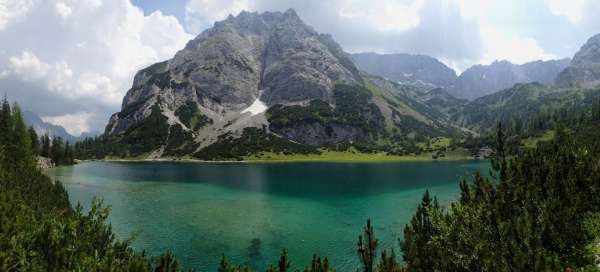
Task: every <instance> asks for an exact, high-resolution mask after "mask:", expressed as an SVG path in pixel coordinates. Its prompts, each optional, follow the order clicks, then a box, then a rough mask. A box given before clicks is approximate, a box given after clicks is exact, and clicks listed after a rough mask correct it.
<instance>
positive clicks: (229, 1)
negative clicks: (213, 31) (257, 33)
mask: <svg viewBox="0 0 600 272" xmlns="http://www.w3.org/2000/svg"><path fill="white" fill-rule="evenodd" d="M242 10H251V5H250V1H249V0H190V1H188V3H187V5H186V6H185V16H186V24H187V27H188V29H190V30H191V31H192V32H194V33H198V32H200V31H201V30H203V29H206V28H208V27H210V26H212V24H213V23H214V22H215V21H220V20H223V19H225V18H226V17H227V16H228V15H230V14H234V15H237V14H238V13H240V11H242Z"/></svg>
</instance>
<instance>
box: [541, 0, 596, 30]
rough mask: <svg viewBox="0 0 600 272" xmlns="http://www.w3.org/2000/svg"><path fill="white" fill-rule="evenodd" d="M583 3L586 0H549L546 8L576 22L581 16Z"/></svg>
mask: <svg viewBox="0 0 600 272" xmlns="http://www.w3.org/2000/svg"><path fill="white" fill-rule="evenodd" d="M585 4H586V0H549V1H548V8H549V9H550V12H552V14H554V15H557V16H564V17H566V18H567V20H569V22H571V23H573V24H576V23H579V22H580V21H581V19H582V18H583V9H584V7H585ZM596 12H597V11H596Z"/></svg>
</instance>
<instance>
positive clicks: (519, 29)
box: [0, 0, 600, 135]
mask: <svg viewBox="0 0 600 272" xmlns="http://www.w3.org/2000/svg"><path fill="white" fill-rule="evenodd" d="M288 8H294V9H295V10H296V12H297V13H298V15H299V16H300V17H301V18H302V19H303V20H304V21H305V22H306V23H307V24H309V25H311V26H313V27H314V28H315V29H316V30H317V31H319V32H322V33H329V34H332V36H333V37H334V39H335V40H336V41H338V43H340V45H341V46H342V47H343V48H344V49H345V50H346V51H349V52H363V51H374V52H380V53H413V54H425V55H430V56H433V57H436V58H438V59H440V60H441V61H442V62H444V63H445V64H447V65H448V66H450V67H452V68H454V69H455V70H456V71H457V72H461V71H463V70H464V69H466V68H468V67H469V66H471V65H474V64H489V63H491V62H493V61H495V60H509V61H511V62H514V63H524V62H528V61H533V60H538V59H543V60H548V59H555V58H563V57H572V56H573V54H574V53H575V52H576V51H577V50H578V49H579V47H580V46H582V45H583V43H585V41H586V40H587V39H588V38H589V37H591V36H592V35H594V34H596V33H599V32H600V16H597V14H598V12H599V11H600V1H597V0H526V1H525V0H502V1H492V0H489V1H485V0H303V1H297V0H160V1H159V0H0V43H1V44H2V45H3V46H2V48H0V91H2V92H5V93H7V94H8V95H9V97H11V98H12V99H14V100H18V101H19V102H20V103H21V104H22V107H23V108H25V109H29V110H32V111H34V112H37V113H38V114H40V115H41V117H42V118H43V119H44V120H46V121H48V122H51V123H54V124H59V125H62V126H64V127H65V128H66V129H67V130H68V131H69V132H71V133H72V134H75V135H78V134H79V133H81V132H83V131H90V130H103V129H104V126H105V125H106V123H107V120H108V118H109V117H110V115H111V114H112V113H114V112H117V111H118V110H119V109H120V105H121V101H122V99H123V96H124V95H125V93H126V92H127V90H128V89H129V88H130V87H131V84H132V81H133V76H134V75H135V72H136V71H138V70H139V69H141V68H143V67H146V66H148V65H150V64H152V63H155V62H158V61H163V60H166V59H169V58H171V57H172V56H173V55H174V54H175V53H176V52H177V50H179V49H181V48H183V46H184V45H185V43H186V42H187V41H188V40H190V39H192V38H193V37H195V36H196V35H197V34H199V33H200V32H201V31H203V30H205V29H206V28H209V27H210V26H212V24H213V23H214V22H215V21H218V20H222V19H224V18H225V17H227V16H228V15H229V14H234V15H235V14H237V13H239V12H240V11H241V10H249V11H257V12H263V11H283V10H286V9H288Z"/></svg>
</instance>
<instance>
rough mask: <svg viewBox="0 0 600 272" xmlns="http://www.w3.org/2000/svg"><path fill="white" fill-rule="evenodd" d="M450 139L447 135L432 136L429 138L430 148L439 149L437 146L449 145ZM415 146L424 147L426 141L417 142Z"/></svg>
mask: <svg viewBox="0 0 600 272" xmlns="http://www.w3.org/2000/svg"><path fill="white" fill-rule="evenodd" d="M451 141H452V139H451V138H448V137H435V138H432V139H431V148H433V149H439V148H443V147H449V146H450V142H451ZM417 146H419V147H420V148H426V147H427V143H417Z"/></svg>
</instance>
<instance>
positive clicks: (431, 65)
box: [352, 53, 571, 100]
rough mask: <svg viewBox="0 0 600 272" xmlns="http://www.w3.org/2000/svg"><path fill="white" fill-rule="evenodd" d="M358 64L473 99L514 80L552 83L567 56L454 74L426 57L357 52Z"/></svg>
mask: <svg viewBox="0 0 600 272" xmlns="http://www.w3.org/2000/svg"><path fill="white" fill-rule="evenodd" d="M352 57H353V59H354V61H355V62H356V64H357V65H358V67H359V68H360V69H362V70H364V71H366V72H368V73H370V74H374V75H379V76H382V77H385V78H386V79H389V80H392V81H396V82H398V83H402V84H411V85H414V86H418V87H421V88H423V89H425V90H431V89H435V88H444V89H446V90H447V91H448V93H450V94H451V95H453V96H454V97H457V98H463V99H468V100H473V99H475V98H478V97H482V96H486V95H489V94H493V93H495V92H497V91H500V90H503V89H506V88H510V87H512V86H513V85H515V84H517V83H529V82H539V83H543V84H548V85H549V84H553V83H554V80H555V79H556V76H557V75H558V74H559V73H560V72H561V71H563V70H564V69H565V68H566V67H567V66H569V64H570V61H571V60H570V59H568V58H565V59H561V60H550V61H533V62H528V63H525V64H522V65H516V64H512V63H510V62H508V61H495V62H493V63H492V64H490V65H475V66H472V67H470V68H468V69H467V70H465V71H464V72H463V73H462V74H460V76H456V73H455V72H454V70H452V69H451V68H450V67H447V66H446V65H445V64H443V63H442V62H440V61H438V60H437V59H435V58H433V57H429V56H423V55H408V54H376V53H359V54H353V55H352Z"/></svg>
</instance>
